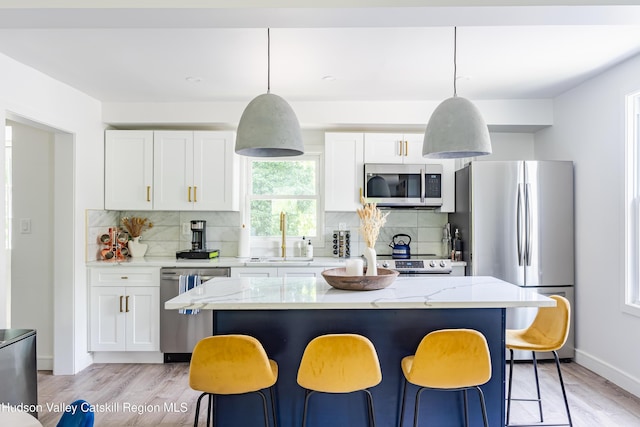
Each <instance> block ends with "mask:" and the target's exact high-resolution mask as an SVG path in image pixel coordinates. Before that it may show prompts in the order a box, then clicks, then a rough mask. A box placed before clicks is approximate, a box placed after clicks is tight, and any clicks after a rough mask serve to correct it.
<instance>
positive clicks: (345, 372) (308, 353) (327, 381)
mask: <svg viewBox="0 0 640 427" xmlns="http://www.w3.org/2000/svg"><path fill="white" fill-rule="evenodd" d="M380 381H382V372H381V371H380V362H379V361H378V354H377V353H376V349H375V347H374V346H373V343H371V341H369V339H368V338H366V337H363V336H362V335H356V334H328V335H321V336H319V337H316V338H314V339H313V340H311V341H310V342H309V344H307V347H306V348H305V350H304V354H303V355H302V360H301V361H300V367H299V368H298V384H299V385H300V386H301V387H303V388H304V389H305V398H304V410H303V413H302V427H304V426H305V425H306V423H307V409H308V406H309V398H310V397H311V395H312V394H313V393H315V392H321V393H353V392H356V391H362V392H364V393H365V394H366V397H367V411H368V413H367V415H368V418H369V425H372V426H375V425H376V421H375V415H374V407H373V397H372V396H371V392H370V391H369V390H368V389H369V388H370V387H373V386H375V385H378V384H379V383H380Z"/></svg>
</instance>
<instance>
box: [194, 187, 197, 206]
mask: <svg viewBox="0 0 640 427" xmlns="http://www.w3.org/2000/svg"><path fill="white" fill-rule="evenodd" d="M193 201H194V202H196V203H197V202H198V187H195V186H194V187H193Z"/></svg>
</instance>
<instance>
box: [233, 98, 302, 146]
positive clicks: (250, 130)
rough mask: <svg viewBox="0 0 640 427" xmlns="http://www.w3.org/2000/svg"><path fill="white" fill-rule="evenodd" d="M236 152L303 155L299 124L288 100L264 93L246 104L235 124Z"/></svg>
mask: <svg viewBox="0 0 640 427" xmlns="http://www.w3.org/2000/svg"><path fill="white" fill-rule="evenodd" d="M236 153H238V154H240V155H243V156H251V157H284V156H299V155H301V154H304V146H303V143H302V134H301V132H300V124H299V123H298V118H297V117H296V114H295V113H294V111H293V109H292V108H291V106H290V105H289V104H288V103H287V101H285V100H284V99H283V98H282V97H280V96H278V95H274V94H272V93H264V94H262V95H258V96H257V97H255V98H254V99H253V100H252V101H251V102H250V103H249V105H247V108H245V109H244V112H243V113H242V117H240V123H238V133H237V136H236Z"/></svg>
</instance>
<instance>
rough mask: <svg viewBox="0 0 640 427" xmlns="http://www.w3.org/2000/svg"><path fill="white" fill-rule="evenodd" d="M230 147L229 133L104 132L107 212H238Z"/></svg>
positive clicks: (234, 158) (235, 161) (234, 162)
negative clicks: (123, 164)
mask: <svg viewBox="0 0 640 427" xmlns="http://www.w3.org/2000/svg"><path fill="white" fill-rule="evenodd" d="M141 141H144V145H143V143H142V142H141ZM233 145H234V133H233V132H230V131H107V138H106V156H105V208H106V209H114V210H150V209H154V210H199V211H213V210H222V211H234V210H238V209H239V205H238V199H239V187H238V182H239V180H238V179H236V176H235V174H237V172H238V157H237V155H236V154H235V152H234V147H233ZM138 146H140V148H138ZM142 147H144V148H142ZM120 157H123V158H127V159H128V160H127V168H126V169H125V168H123V167H121V166H119V165H118V163H117V162H118V161H119V159H120ZM129 159H131V160H129ZM143 162H144V163H143ZM141 163H143V164H144V168H142V167H141V166H140V164H141ZM140 169H143V170H140ZM143 172H144V174H143ZM138 175H140V176H138ZM142 175H144V179H143V177H142ZM127 186H130V187H132V188H129V187H127ZM122 188H125V190H126V191H124V192H122V191H121V189H122ZM134 190H136V191H134Z"/></svg>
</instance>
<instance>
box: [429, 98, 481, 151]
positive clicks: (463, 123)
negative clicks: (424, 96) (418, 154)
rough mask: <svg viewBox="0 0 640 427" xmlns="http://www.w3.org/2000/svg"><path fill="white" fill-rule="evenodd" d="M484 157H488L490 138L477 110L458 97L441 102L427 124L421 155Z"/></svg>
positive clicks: (466, 100) (469, 102)
mask: <svg viewBox="0 0 640 427" xmlns="http://www.w3.org/2000/svg"><path fill="white" fill-rule="evenodd" d="M486 154H491V139H490V137H489V129H488V128H487V124H486V123H485V121H484V119H483V118H482V115H481V114H480V110H478V108H477V107H476V106H475V105H473V104H472V103H471V101H469V100H468V99H465V98H460V97H458V96H454V97H452V98H449V99H445V100H444V101H442V102H441V103H440V105H438V107H436V109H435V111H434V112H433V114H432V115H431V118H430V119H429V123H428V124H427V130H426V132H425V134H424V144H423V145H422V156H423V157H428V158H432V159H453V158H458V157H475V156H484V155H486Z"/></svg>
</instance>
